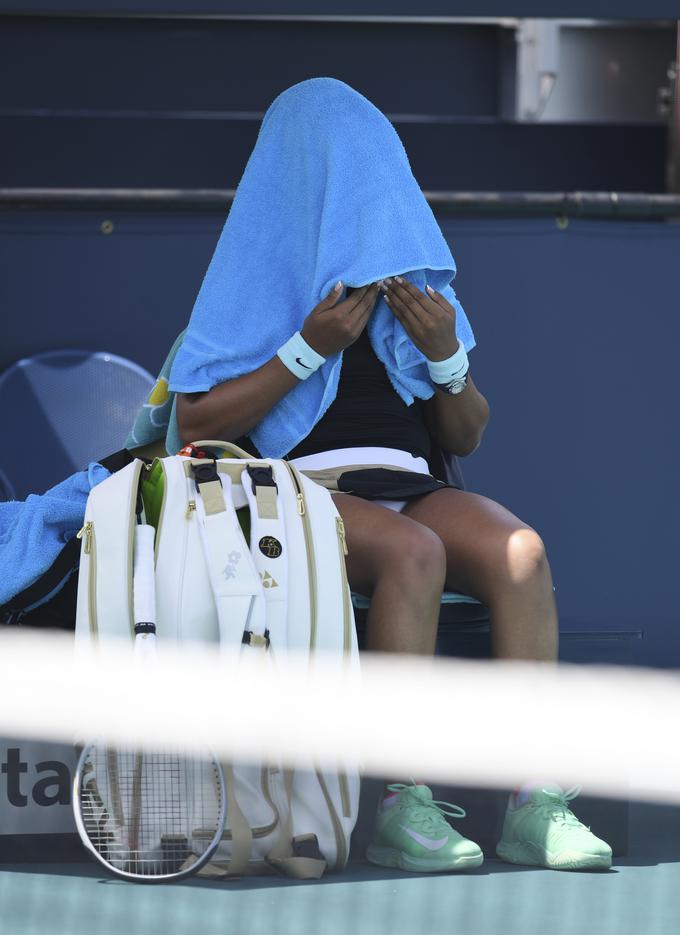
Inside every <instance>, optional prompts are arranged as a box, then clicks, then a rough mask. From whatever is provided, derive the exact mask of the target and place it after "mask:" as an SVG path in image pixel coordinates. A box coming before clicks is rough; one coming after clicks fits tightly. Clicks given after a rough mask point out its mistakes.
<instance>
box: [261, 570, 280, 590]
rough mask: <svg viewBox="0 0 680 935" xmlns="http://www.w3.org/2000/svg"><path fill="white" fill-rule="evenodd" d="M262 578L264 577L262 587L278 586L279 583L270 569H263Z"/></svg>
mask: <svg viewBox="0 0 680 935" xmlns="http://www.w3.org/2000/svg"><path fill="white" fill-rule="evenodd" d="M260 578H262V587H263V588H278V584H277V583H276V581H274V579H273V578H272V576H271V575H270V574H269V572H268V571H261V572H260Z"/></svg>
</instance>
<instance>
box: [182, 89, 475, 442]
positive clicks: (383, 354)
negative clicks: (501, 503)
mask: <svg viewBox="0 0 680 935" xmlns="http://www.w3.org/2000/svg"><path fill="white" fill-rule="evenodd" d="M455 273H456V265H455V262H454V259H453V256H452V255H451V251H450V250H449V247H448V244H447V242H446V240H445V239H444V236H443V234H442V232H441V229H440V228H439V225H438V223H437V221H436V219H435V217H434V215H433V213H432V210H431V208H430V206H429V205H428V203H427V201H426V199H425V197H424V195H423V193H422V191H421V190H420V187H419V186H418V183H417V181H416V179H415V178H414V176H413V173H412V171H411V167H410V164H409V161H408V157H407V155H406V151H405V149H404V146H403V144H402V142H401V140H400V139H399V137H398V135H397V133H396V131H395V129H394V127H393V126H392V124H391V123H390V121H389V120H388V119H387V117H385V115H384V114H383V113H382V112H381V111H380V110H378V109H377V108H376V107H375V106H374V105H373V104H372V103H371V102H370V101H368V100H367V99H366V98H365V97H364V96H363V95H361V94H359V93H358V92H357V91H355V90H354V89H353V88H351V87H350V86H349V85H347V84H345V83H344V82H343V81H339V80H337V79H335V78H327V77H320V78H311V79H309V80H306V81H301V82H299V83H298V84H295V85H293V86H292V87H290V88H288V89H286V90H285V91H283V92H282V93H281V94H279V96H278V97H277V98H276V99H275V100H274V101H273V102H272V104H271V106H270V107H269V109H268V110H267V112H266V114H265V116H264V119H263V121H262V124H261V126H260V130H259V133H258V137H257V141H256V144H255V147H254V149H253V151H252V153H251V155H250V158H249V160H248V163H247V165H246V168H245V171H244V173H243V177H242V178H241V181H240V182H239V185H238V188H237V190H236V195H235V197H234V201H233V203H232V206H231V210H230V212H229V216H228V218H227V220H226V223H225V225H224V229H223V230H222V234H221V236H220V238H219V241H218V243H217V247H216V249H215V252H214V255H213V257H212V260H211V262H210V265H209V267H208V270H207V272H206V275H205V278H204V280H203V284H202V286H201V289H200V291H199V293H198V297H197V299H196V303H195V305H194V309H193V312H192V315H191V319H190V321H189V325H188V328H187V331H186V334H185V336H184V340H183V342H182V344H181V346H180V348H179V350H178V352H177V355H176V357H175V360H174V364H173V366H172V371H171V374H170V385H169V388H170V390H171V391H174V392H182V393H192V392H201V391H206V390H209V389H211V388H212V387H213V386H215V385H216V384H218V383H222V382H224V381H226V380H230V379H233V378H235V377H238V376H241V375H243V374H245V373H249V372H251V371H252V370H255V369H257V368H258V367H260V366H261V365H262V364H264V363H266V362H267V361H268V360H269V359H270V358H271V357H272V356H273V355H274V354H275V353H276V351H277V350H278V348H279V347H280V346H281V345H282V344H284V343H285V342H286V341H287V340H288V338H290V336H291V335H292V334H293V333H294V332H295V331H296V330H298V329H301V328H302V326H303V324H304V320H305V318H306V317H307V315H308V314H309V313H310V312H311V311H312V309H313V308H314V307H315V306H316V305H317V304H318V303H319V302H320V301H321V299H322V298H324V297H325V296H326V295H327V294H328V293H329V291H330V290H331V289H332V287H333V286H334V285H335V283H336V282H337V281H338V280H339V279H340V280H342V282H343V283H344V284H345V285H347V286H355V287H356V286H362V285H366V284H367V283H371V282H375V281H376V280H378V279H383V278H385V277H388V276H394V275H402V276H404V278H406V279H408V280H410V281H411V282H413V283H414V284H415V285H416V286H418V287H419V288H420V289H421V290H424V289H425V284H426V283H429V284H430V285H431V286H432V287H433V288H435V289H437V290H438V291H439V292H441V293H442V294H443V295H444V296H445V297H446V298H447V299H448V301H449V302H450V303H451V304H452V305H453V306H454V307H455V308H456V319H457V320H456V331H457V335H458V338H459V340H460V341H461V342H462V343H463V344H464V346H465V348H466V349H467V350H470V348H472V347H473V346H474V344H475V339H474V336H473V333H472V329H471V328H470V324H469V322H468V319H467V317H466V315H465V312H464V311H463V308H462V306H461V304H460V302H459V301H458V299H457V297H456V296H455V293H454V291H453V289H452V287H451V285H450V284H451V281H452V280H453V278H454V276H455ZM367 331H368V335H369V339H370V341H371V344H372V346H373V349H374V350H375V353H376V356H377V357H378V358H379V359H380V360H381V361H382V363H383V364H384V365H385V368H386V371H387V373H388V376H389V378H390V381H391V383H392V385H393V386H394V388H395V390H396V392H397V393H399V395H400V396H401V398H402V399H403V400H404V401H405V402H406V403H407V404H408V405H411V404H412V403H413V400H414V397H416V396H417V397H419V398H421V399H427V398H429V397H430V396H432V394H433V392H434V388H433V386H432V383H431V380H430V378H429V375H428V371H427V367H426V365H425V363H424V360H425V358H424V356H423V354H422V353H421V352H420V351H419V350H418V349H417V348H416V347H415V346H414V344H413V343H412V341H411V340H410V338H409V337H408V335H407V333H406V331H405V330H404V328H403V327H402V325H401V324H400V323H399V322H398V321H397V319H396V318H395V317H394V315H393V313H392V312H391V310H390V308H389V306H388V305H387V304H386V302H385V301H384V299H383V297H382V296H379V298H378V300H377V302H376V306H375V309H374V311H373V314H372V315H371V318H370V319H369V322H368V325H367ZM341 366H342V352H340V353H337V354H333V355H331V356H330V357H328V358H327V360H326V362H325V363H324V364H322V366H321V367H320V368H319V369H318V370H317V371H316V372H315V373H314V374H312V375H311V376H310V377H308V378H307V379H306V380H304V381H301V382H300V383H299V384H298V385H296V386H295V387H294V388H293V389H292V390H291V391H290V392H289V393H288V394H286V396H284V397H283V399H281V400H280V401H279V402H278V403H277V404H276V405H275V406H274V407H273V408H272V409H271V410H270V411H269V412H268V413H267V415H266V416H265V417H264V418H263V419H262V420H261V421H260V422H259V423H258V425H257V426H255V427H254V428H253V429H252V430H250V432H249V435H250V436H251V438H252V439H253V441H254V442H255V444H256V445H257V447H258V449H259V450H260V452H261V453H262V455H263V456H264V457H272V458H278V457H282V456H283V455H285V454H286V453H287V452H288V451H290V450H291V449H292V448H293V447H294V446H295V445H296V444H297V443H298V442H299V441H301V439H303V438H304V437H305V436H306V435H307V434H308V433H309V432H310V430H311V429H312V427H313V426H314V424H315V423H316V422H317V421H318V420H319V419H320V418H321V416H322V415H323V414H324V412H325V411H326V409H327V408H328V407H329V405H330V404H331V402H332V401H333V399H334V398H335V395H336V392H337V388H338V380H339V376H340V368H341ZM172 428H173V427H171V429H170V433H169V438H170V437H171V436H173V435H176V432H173V431H172Z"/></svg>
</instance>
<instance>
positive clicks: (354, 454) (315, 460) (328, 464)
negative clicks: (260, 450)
mask: <svg viewBox="0 0 680 935" xmlns="http://www.w3.org/2000/svg"><path fill="white" fill-rule="evenodd" d="M290 463H291V464H294V465H295V467H297V468H299V469H300V470H307V471H321V470H323V469H324V468H335V467H348V468H349V467H351V466H352V465H357V464H382V465H384V466H385V467H396V468H401V469H402V470H406V471H416V472H417V473H418V474H429V473H430V468H429V465H428V463H427V461H426V460H425V458H416V457H415V456H414V455H412V454H411V452H410V451H402V450H401V449H400V448H374V447H371V446H370V445H364V446H362V447H360V448H332V449H331V450H330V451H319V452H317V453H316V454H313V455H304V456H303V457H301V458H291V461H290ZM371 502H372V503H377V504H378V505H379V506H384V507H387V509H388V510H395V511H396V512H397V513H401V511H402V510H403V509H404V507H405V506H406V504H407V503H408V500H372V501H371Z"/></svg>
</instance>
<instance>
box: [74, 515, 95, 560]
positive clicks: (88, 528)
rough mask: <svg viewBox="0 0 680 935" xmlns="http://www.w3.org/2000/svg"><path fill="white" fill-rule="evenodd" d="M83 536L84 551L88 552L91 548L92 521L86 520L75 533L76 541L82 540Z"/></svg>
mask: <svg viewBox="0 0 680 935" xmlns="http://www.w3.org/2000/svg"><path fill="white" fill-rule="evenodd" d="M83 536H85V551H86V552H89V551H90V549H91V548H92V520H88V521H87V522H86V523H85V525H84V526H83V528H82V529H80V530H78V532H77V533H76V539H82V538H83Z"/></svg>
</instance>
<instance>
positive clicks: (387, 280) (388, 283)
mask: <svg viewBox="0 0 680 935" xmlns="http://www.w3.org/2000/svg"><path fill="white" fill-rule="evenodd" d="M383 282H386V283H387V285H388V286H391V285H392V280H391V279H390V278H389V276H388V278H387V279H384V280H383Z"/></svg>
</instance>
